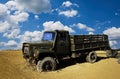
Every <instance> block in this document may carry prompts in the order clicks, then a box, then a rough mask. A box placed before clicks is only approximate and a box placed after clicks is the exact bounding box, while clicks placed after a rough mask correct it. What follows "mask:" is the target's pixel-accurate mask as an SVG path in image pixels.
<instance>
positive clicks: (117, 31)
mask: <svg viewBox="0 0 120 79" xmlns="http://www.w3.org/2000/svg"><path fill="white" fill-rule="evenodd" d="M103 33H104V34H107V35H109V37H110V39H120V28H116V27H111V28H109V29H107V30H105V31H104V32H103Z"/></svg>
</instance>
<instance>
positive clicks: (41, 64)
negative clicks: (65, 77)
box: [37, 57, 56, 72]
mask: <svg viewBox="0 0 120 79" xmlns="http://www.w3.org/2000/svg"><path fill="white" fill-rule="evenodd" d="M55 69H56V61H55V60H54V59H53V58H52V57H45V58H44V59H43V60H39V61H38V63H37V71H39V72H42V71H44V72H46V71H53V70H55Z"/></svg>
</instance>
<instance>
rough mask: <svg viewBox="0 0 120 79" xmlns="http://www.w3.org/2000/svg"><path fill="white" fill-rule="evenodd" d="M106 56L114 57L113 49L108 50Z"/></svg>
mask: <svg viewBox="0 0 120 79" xmlns="http://www.w3.org/2000/svg"><path fill="white" fill-rule="evenodd" d="M106 56H107V57H109V58H110V57H112V56H113V55H112V50H106Z"/></svg>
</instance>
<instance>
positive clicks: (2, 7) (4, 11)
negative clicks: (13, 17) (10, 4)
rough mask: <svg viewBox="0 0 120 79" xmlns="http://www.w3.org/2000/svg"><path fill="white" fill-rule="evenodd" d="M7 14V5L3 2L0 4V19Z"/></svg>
mask: <svg viewBox="0 0 120 79" xmlns="http://www.w3.org/2000/svg"><path fill="white" fill-rule="evenodd" d="M6 14H7V7H6V6H5V5H3V4H0V19H1V18H2V17H4V16H5V15H6Z"/></svg>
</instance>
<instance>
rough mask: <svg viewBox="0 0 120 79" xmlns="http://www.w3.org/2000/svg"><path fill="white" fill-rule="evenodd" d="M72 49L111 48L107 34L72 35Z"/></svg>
mask: <svg viewBox="0 0 120 79" xmlns="http://www.w3.org/2000/svg"><path fill="white" fill-rule="evenodd" d="M70 41H71V51H80V50H96V49H110V46H109V42H108V36H107V35H71V36H70Z"/></svg>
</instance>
